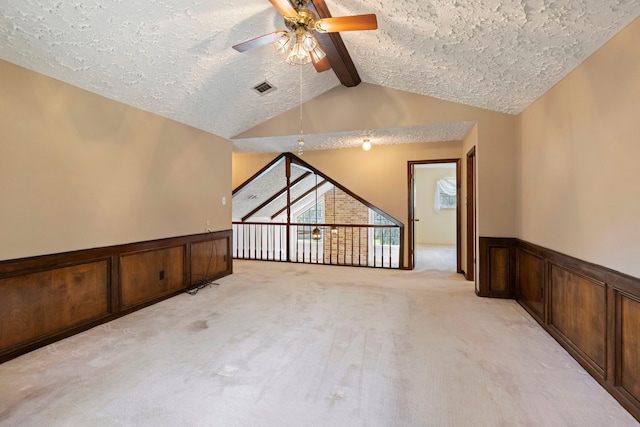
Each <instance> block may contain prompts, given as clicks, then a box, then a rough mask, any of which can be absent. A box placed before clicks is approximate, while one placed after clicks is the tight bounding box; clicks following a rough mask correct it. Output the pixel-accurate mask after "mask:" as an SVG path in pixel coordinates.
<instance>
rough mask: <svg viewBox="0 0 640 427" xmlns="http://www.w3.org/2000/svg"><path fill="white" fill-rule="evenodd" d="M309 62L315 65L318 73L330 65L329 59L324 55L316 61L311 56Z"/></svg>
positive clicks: (328, 68)
mask: <svg viewBox="0 0 640 427" xmlns="http://www.w3.org/2000/svg"><path fill="white" fill-rule="evenodd" d="M311 62H313V66H314V67H315V69H316V71H317V72H319V73H322V72H324V71H327V70H330V69H331V65H330V64H329V60H328V59H327V57H326V56H323V57H322V59H321V60H319V61H316V60H315V59H314V58H313V56H312V57H311Z"/></svg>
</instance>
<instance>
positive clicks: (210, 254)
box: [190, 237, 230, 284]
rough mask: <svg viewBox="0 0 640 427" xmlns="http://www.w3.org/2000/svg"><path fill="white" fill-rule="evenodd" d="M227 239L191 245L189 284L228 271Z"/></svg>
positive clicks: (213, 239)
mask: <svg viewBox="0 0 640 427" xmlns="http://www.w3.org/2000/svg"><path fill="white" fill-rule="evenodd" d="M229 243H230V239H229V237H223V238H217V239H216V238H212V239H211V240H206V241H201V242H194V243H191V281H190V283H191V284H194V283H196V282H198V281H201V280H205V279H209V278H212V277H215V276H218V275H219V274H220V273H222V272H225V271H227V270H228V269H229V253H228V249H229Z"/></svg>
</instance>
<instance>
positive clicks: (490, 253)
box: [476, 237, 517, 298]
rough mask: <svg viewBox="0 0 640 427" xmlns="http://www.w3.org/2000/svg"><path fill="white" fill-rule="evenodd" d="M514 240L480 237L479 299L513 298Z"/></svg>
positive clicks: (514, 287) (514, 292)
mask: <svg viewBox="0 0 640 427" xmlns="http://www.w3.org/2000/svg"><path fill="white" fill-rule="evenodd" d="M516 242H517V241H516V239H513V238H500V237H480V252H479V255H480V263H479V272H478V289H477V290H476V293H477V294H478V295H479V296H481V297H493V298H515V296H516V286H515V282H516V280H515V278H516V275H515V264H516V261H515V245H516Z"/></svg>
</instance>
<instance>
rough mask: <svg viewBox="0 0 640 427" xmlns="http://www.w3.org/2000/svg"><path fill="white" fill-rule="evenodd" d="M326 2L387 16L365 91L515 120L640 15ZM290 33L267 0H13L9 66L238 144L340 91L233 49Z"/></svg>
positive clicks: (357, 36) (7, 33)
mask: <svg viewBox="0 0 640 427" xmlns="http://www.w3.org/2000/svg"><path fill="white" fill-rule="evenodd" d="M314 3H325V4H326V7H327V8H328V10H329V12H330V13H331V15H333V16H345V15H354V14H367V13H375V14H376V15H377V19H378V29H377V30H374V31H352V32H343V33H340V35H341V38H342V41H343V42H344V45H345V46H346V48H347V50H348V52H349V54H350V57H351V59H352V61H353V63H354V65H355V69H356V70H357V73H358V77H359V79H360V80H361V81H362V82H365V83H369V84H374V85H379V86H385V87H389V88H393V89H398V90H402V91H408V92H413V93H417V94H421V95H427V96H431V97H435V98H439V99H443V100H448V101H453V102H457V103H462V104H466V105H471V106H477V107H481V108H486V109H490V110H495V111H499V112H504V113H509V114H517V113H519V112H521V111H522V110H523V109H524V108H525V107H526V106H528V105H529V104H530V103H531V102H533V101H534V100H535V99H537V98H538V97H539V96H541V95H542V94H543V93H544V92H546V91H547V90H548V89H549V88H551V86H553V85H554V84H555V83H557V82H558V81H559V80H560V79H561V78H562V77H564V76H565V75H566V74H567V73H569V72H570V71H571V70H573V69H574V68H575V67H576V66H577V65H579V64H580V63H581V62H582V61H584V60H585V59H586V58H587V57H588V56H589V55H591V54H592V53H593V52H594V51H595V50H597V49H598V48H599V47H601V46H602V45H603V44H604V43H605V42H606V41H607V40H609V39H610V38H611V37H613V36H614V35H615V34H616V33H617V32H619V31H620V30H621V29H622V28H623V27H624V26H626V25H627V24H629V23H630V22H631V21H632V20H634V19H635V18H637V17H638V16H640V1H638V0H607V1H603V0H455V1H452V0H419V1H418V0H408V1H402V2H399V1H394V0H369V1H365V0H325V1H324V2H315V1H314ZM278 29H285V27H284V24H283V19H282V16H281V15H280V14H279V13H278V12H277V11H276V9H275V8H274V7H272V5H271V4H270V3H269V1H267V0H244V1H238V0H233V1H231V0H126V1H125V0H74V1H62V0H2V7H1V8H0V58H2V59H4V60H7V61H9V62H12V63H15V64H17V65H20V66H23V67H26V68H29V69H32V70H34V71H37V72H39V73H42V74H44V75H47V76H50V77H53V78H56V79H59V80H61V81H64V82H67V83H70V84H72V85H75V86H78V87H80V88H83V89H86V90H89V91H92V92H95V93H97V94H100V95H103V96H105V97H108V98H111V99H115V100H118V101H121V102H124V103H126V104H129V105H132V106H135V107H138V108H141V109H143V110H147V111H150V112H153V113H157V114H159V115H162V116H165V117H168V118H171V119H174V120H177V121H179V122H182V123H185V124H188V125H191V126H194V127H196V128H199V129H202V130H205V131H207V132H211V133H213V134H216V135H219V136H223V137H225V138H233V137H234V136H235V135H238V134H240V133H241V132H243V131H245V130H247V129H250V128H252V127H254V126H256V125H258V124H260V123H262V122H265V121H266V120H269V119H270V118H273V117H275V116H278V115H280V114H282V113H283V112H285V111H288V110H290V109H292V108H294V107H296V106H298V104H299V101H300V98H301V96H300V95H301V94H302V100H303V101H307V100H309V99H312V98H314V97H316V96H318V95H320V94H322V93H324V92H326V91H328V90H330V89H332V88H334V87H336V86H339V85H340V84H341V83H340V80H339V79H338V78H337V77H336V74H335V73H334V72H333V71H332V70H330V71H327V72H324V73H316V72H315V70H314V69H313V67H312V66H311V65H305V66H291V65H288V64H286V63H285V61H284V58H283V56H282V55H281V54H278V53H277V52H276V51H275V49H274V48H273V47H272V46H270V45H266V46H262V47H259V48H256V49H253V50H250V51H247V52H243V53H239V52H236V51H235V50H233V49H232V48H231V46H233V45H235V44H238V43H240V42H243V41H245V40H248V39H251V38H254V37H257V36H260V35H263V34H266V33H269V32H273V31H275V30H278ZM300 67H302V70H301V69H300ZM300 71H302V78H303V84H302V90H301V88H300V83H299V82H300V80H299V79H300ZM265 80H267V81H268V82H269V83H271V84H272V85H273V86H275V87H276V88H277V89H276V90H275V91H273V92H271V93H268V94H266V95H259V94H257V93H256V92H255V91H254V90H253V89H252V88H253V87H254V86H255V85H256V84H258V83H261V82H263V81H265ZM468 126H469V124H468V123H456V124H443V126H442V127H431V128H425V129H420V128H411V129H392V130H389V129H386V130H384V129H381V130H379V131H380V132H381V133H386V134H387V135H388V136H389V138H388V140H389V141H396V142H397V141H398V138H400V140H401V141H406V142H412V141H425V140H433V138H434V135H438V138H440V139H443V138H444V139H447V138H450V139H459V138H460V134H462V135H464V133H465V132H466V130H468ZM405 134H406V135H405ZM353 135H357V136H360V135H361V132H355V133H352V134H349V133H347V134H344V133H337V134H335V135H333V134H332V135H325V136H324V137H323V138H313V137H311V138H309V139H308V141H307V145H306V146H305V149H314V148H331V147H341V146H342V147H343V146H349V143H348V142H345V140H349V139H350V138H351V137H352V136H353ZM385 141H386V140H385ZM267 142H268V144H267V145H269V149H268V150H269V151H289V150H288V149H282V148H283V147H281V146H279V145H278V142H277V140H276V141H272V140H270V141H267ZM250 146H251V144H247V141H246V140H238V141H236V142H235V149H236V150H237V151H248V150H250V148H247V147H250ZM262 151H266V150H262Z"/></svg>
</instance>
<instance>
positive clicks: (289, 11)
mask: <svg viewBox="0 0 640 427" xmlns="http://www.w3.org/2000/svg"><path fill="white" fill-rule="evenodd" d="M269 3H271V4H272V5H273V7H275V8H276V10H277V11H278V12H280V15H282V16H284V17H285V18H295V17H296V16H298V11H296V10H295V9H294V8H293V6H291V3H289V0H269Z"/></svg>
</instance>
